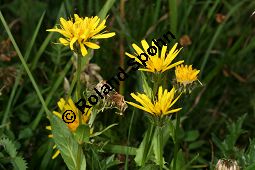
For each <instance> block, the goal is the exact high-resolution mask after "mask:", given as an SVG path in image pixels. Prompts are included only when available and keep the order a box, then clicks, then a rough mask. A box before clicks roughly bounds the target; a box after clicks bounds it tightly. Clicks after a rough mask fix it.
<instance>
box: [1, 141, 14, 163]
mask: <svg viewBox="0 0 255 170" xmlns="http://www.w3.org/2000/svg"><path fill="white" fill-rule="evenodd" d="M0 145H2V146H3V147H4V149H5V151H6V152H7V153H8V154H9V155H10V156H11V157H12V158H14V157H16V155H17V151H16V147H15V145H14V144H13V142H12V141H10V140H9V139H8V138H4V139H1V140H0Z"/></svg>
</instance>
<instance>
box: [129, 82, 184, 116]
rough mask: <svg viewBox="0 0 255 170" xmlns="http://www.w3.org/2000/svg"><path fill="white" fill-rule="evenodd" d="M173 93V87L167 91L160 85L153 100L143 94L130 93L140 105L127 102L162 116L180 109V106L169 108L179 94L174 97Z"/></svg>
mask: <svg viewBox="0 0 255 170" xmlns="http://www.w3.org/2000/svg"><path fill="white" fill-rule="evenodd" d="M174 95H175V88H172V90H171V91H170V92H168V90H167V89H165V90H164V91H163V88H162V86H160V87H159V89H158V95H157V96H156V99H155V100H151V99H150V98H149V97H148V96H146V95H145V94H140V93H137V94H134V93H131V96H132V97H133V98H134V99H135V100H136V101H137V102H139V103H140V104H141V105H138V104H136V103H133V102H127V103H128V104H130V105H132V106H134V107H136V108H138V109H141V110H144V111H146V112H148V113H150V114H152V115H153V116H164V115H168V114H171V113H175V112H178V111H179V110H181V108H177V109H170V108H171V107H172V106H173V105H174V103H175V102H176V101H177V100H178V99H179V97H180V96H181V95H179V96H178V97H176V98H175V99H174Z"/></svg>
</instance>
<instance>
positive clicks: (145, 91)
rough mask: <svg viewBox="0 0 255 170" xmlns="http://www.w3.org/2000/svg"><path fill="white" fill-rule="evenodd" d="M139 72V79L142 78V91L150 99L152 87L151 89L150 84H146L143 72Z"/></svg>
mask: <svg viewBox="0 0 255 170" xmlns="http://www.w3.org/2000/svg"><path fill="white" fill-rule="evenodd" d="M140 74H141V79H142V85H143V91H144V93H145V94H146V95H147V96H148V97H149V98H150V99H152V89H151V88H150V86H149V85H148V83H147V80H146V77H145V75H144V73H143V72H140Z"/></svg>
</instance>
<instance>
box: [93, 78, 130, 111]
mask: <svg viewBox="0 0 255 170" xmlns="http://www.w3.org/2000/svg"><path fill="white" fill-rule="evenodd" d="M105 84H107V82H106V81H105V80H102V81H100V82H99V83H98V84H97V85H96V89H102V87H103V86H104V85H105ZM107 85H109V84H107ZM109 86H110V85H109ZM100 93H102V94H103V92H102V91H100ZM103 96H104V99H103V100H102V111H103V110H104V109H105V108H107V109H108V108H116V109H118V112H116V113H117V114H119V115H123V112H124V111H125V110H126V108H127V104H126V101H125V100H124V97H123V96H122V95H120V94H119V93H118V92H116V91H115V90H114V89H113V88H112V91H110V92H109V93H108V94H107V95H103Z"/></svg>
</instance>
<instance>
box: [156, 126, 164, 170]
mask: <svg viewBox="0 0 255 170" xmlns="http://www.w3.org/2000/svg"><path fill="white" fill-rule="evenodd" d="M157 131H158V134H157V137H158V138H157V140H158V144H159V149H158V152H159V153H158V154H159V156H160V157H159V166H160V170H162V169H163V134H162V127H161V126H158V127H157Z"/></svg>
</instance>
